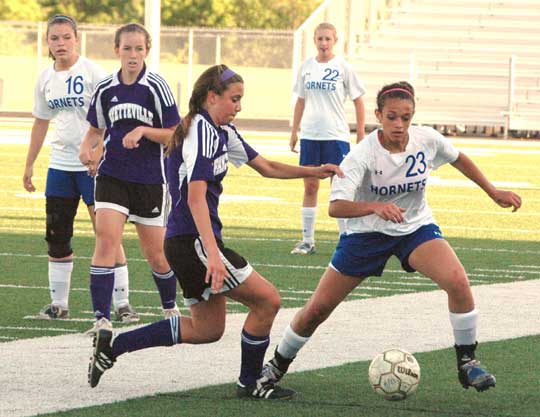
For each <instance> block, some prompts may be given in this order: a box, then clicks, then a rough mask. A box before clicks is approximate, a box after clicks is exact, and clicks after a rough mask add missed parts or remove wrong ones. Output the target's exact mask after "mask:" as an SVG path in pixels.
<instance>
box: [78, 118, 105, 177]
mask: <svg viewBox="0 0 540 417" xmlns="http://www.w3.org/2000/svg"><path fill="white" fill-rule="evenodd" d="M104 132H105V129H99V128H97V127H94V126H90V127H89V128H88V131H87V132H86V135H85V137H84V139H83V141H82V143H81V147H80V149H79V159H80V161H81V162H82V164H83V165H86V166H87V167H88V172H89V173H90V174H91V175H94V174H95V171H96V168H97V164H98V163H99V160H100V159H101V152H96V149H98V150H100V149H102V148H103V133H104Z"/></svg>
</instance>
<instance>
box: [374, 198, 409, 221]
mask: <svg viewBox="0 0 540 417" xmlns="http://www.w3.org/2000/svg"><path fill="white" fill-rule="evenodd" d="M373 211H374V213H375V214H376V215H377V216H379V217H380V218H381V219H383V220H386V221H391V222H392V223H403V222H404V221H405V216H404V215H403V213H405V211H406V210H405V209H404V208H401V207H398V206H396V205H395V204H394V203H378V204H377V205H376V206H375V209H374V210H373Z"/></svg>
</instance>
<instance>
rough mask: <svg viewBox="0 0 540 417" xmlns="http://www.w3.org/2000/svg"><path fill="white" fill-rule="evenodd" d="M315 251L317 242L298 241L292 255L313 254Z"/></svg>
mask: <svg viewBox="0 0 540 417" xmlns="http://www.w3.org/2000/svg"><path fill="white" fill-rule="evenodd" d="M312 253H315V244H313V243H307V242H298V243H297V244H296V246H295V247H294V249H293V250H292V251H291V254H292V255H311V254H312Z"/></svg>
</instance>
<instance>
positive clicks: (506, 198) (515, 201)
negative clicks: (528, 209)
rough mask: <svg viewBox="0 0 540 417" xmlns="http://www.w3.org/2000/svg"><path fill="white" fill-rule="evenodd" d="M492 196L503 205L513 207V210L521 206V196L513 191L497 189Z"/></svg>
mask: <svg viewBox="0 0 540 417" xmlns="http://www.w3.org/2000/svg"><path fill="white" fill-rule="evenodd" d="M491 198H492V199H493V201H495V202H496V203H497V204H498V205H499V206H501V207H504V208H508V207H513V209H512V212H514V211H516V210H517V209H519V208H520V207H521V197H520V196H519V195H517V194H516V193H514V192H512V191H505V190H495V192H494V193H493V195H492V196H491Z"/></svg>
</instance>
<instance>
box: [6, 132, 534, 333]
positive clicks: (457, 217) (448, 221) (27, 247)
mask: <svg viewBox="0 0 540 417" xmlns="http://www.w3.org/2000/svg"><path fill="white" fill-rule="evenodd" d="M1 132H2V131H1V130H0V133H1ZM262 136H264V135H262ZM272 137H274V139H271V138H272ZM263 139H264V140H265V141H267V142H269V143H274V144H275V146H276V147H282V148H283V147H285V146H286V135H285V134H284V135H283V136H281V137H280V136H278V137H275V136H267V137H263ZM458 146H459V147H460V148H461V149H463V150H464V151H465V152H470V153H471V155H474V156H472V157H473V159H474V160H475V161H476V163H477V164H478V165H479V166H481V167H482V169H483V170H484V171H485V173H486V175H488V177H489V178H490V179H492V180H493V181H516V182H527V183H528V184H529V186H528V187H527V188H524V189H516V191H518V192H519V193H520V194H521V195H522V197H523V201H524V203H523V208H522V209H521V210H520V211H519V212H517V213H510V212H509V210H503V209H501V208H499V207H498V206H496V205H495V204H494V203H493V202H492V201H491V200H490V199H489V198H488V197H487V196H486V195H485V194H484V193H483V192H482V191H480V190H479V189H478V188H476V187H470V186H469V187H465V186H461V185H460V186H455V185H453V184H449V185H447V186H446V185H445V186H430V187H428V199H429V202H430V205H431V207H432V208H433V211H434V213H435V216H436V218H437V220H438V222H439V224H440V226H441V228H442V230H443V232H444V234H445V236H446V237H447V239H448V240H449V242H450V243H451V244H452V245H453V247H454V248H455V250H456V252H457V254H458V256H459V257H460V258H461V260H462V262H463V264H464V265H465V267H466V269H467V271H468V273H469V278H470V280H471V283H472V285H481V284H491V283H500V282H510V281H518V280H523V279H539V278H540V261H539V257H538V253H539V243H538V242H539V241H540V228H538V224H539V220H540V219H539V217H540V214H539V213H540V170H539V169H538V168H537V158H538V153H539V152H540V143H537V144H535V143H525V144H524V145H523V144H520V143H516V142H504V141H498V142H495V141H492V142H485V141H483V142H480V143H478V142H475V141H471V142H463V141H460V142H459V144H458ZM255 147H256V148H257V146H255ZM26 149H27V145H0V166H2V171H1V172H0V177H1V178H2V186H1V187H0V195H1V197H2V203H1V204H0V209H1V213H2V215H1V216H0V238H1V240H2V242H3V245H2V250H1V252H0V267H1V268H2V271H3V272H4V274H3V279H2V282H1V283H0V293H1V294H2V299H5V300H9V302H7V303H4V305H3V311H4V312H5V314H2V315H1V316H0V327H1V329H0V335H1V336H3V338H0V342H5V341H9V340H13V338H28V337H39V336H48V335H52V334H61V333H62V332H65V333H67V332H71V331H83V330H85V329H86V328H88V327H89V325H90V323H91V320H92V318H91V317H92V316H91V313H90V310H91V304H90V297H89V293H88V270H89V265H90V257H91V255H92V250H93V233H92V226H91V223H90V221H89V219H88V214H87V213H86V210H85V209H84V207H83V205H82V204H81V207H80V209H79V214H78V217H77V220H76V225H75V237H74V239H73V247H74V248H75V254H76V256H77V259H76V261H75V268H74V272H73V279H72V291H71V295H70V309H71V317H72V319H73V320H74V321H62V322H43V321H40V320H35V318H34V317H32V316H35V314H36V313H37V311H39V309H40V308H41V307H43V305H45V304H46V303H47V302H48V300H49V296H48V289H47V285H48V282H47V260H46V250H47V247H46V243H45V241H44V240H43V233H44V226H45V220H44V199H43V198H24V197H27V196H28V193H26V191H24V189H23V188H22V185H21V184H22V181H21V177H22V167H23V166H24V159H25V155H26ZM529 150H530V151H532V152H529ZM47 154H48V148H47V147H45V148H44V149H43V151H42V152H41V155H40V157H39V159H38V161H37V163H36V166H35V177H34V182H35V185H36V187H37V188H38V192H43V189H44V182H45V174H46V166H47V160H48V157H47ZM279 159H280V160H282V161H284V162H289V163H295V161H296V156H294V155H292V154H285V155H280V156H279ZM499 167H512V170H511V175H508V170H506V169H501V168H499ZM433 176H437V177H439V178H440V179H441V180H444V181H450V180H457V179H459V180H465V179H464V178H463V177H462V176H461V174H460V173H458V172H457V171H456V170H455V169H453V168H452V167H449V166H445V167H443V168H441V169H440V170H438V171H435V172H434V173H433ZM328 193H329V185H328V181H325V182H323V183H321V190H320V201H321V204H320V209H319V213H318V217H317V232H316V237H317V253H316V254H315V255H313V256H309V257H298V256H292V255H290V254H289V251H290V249H291V248H292V247H293V246H294V244H295V242H296V241H297V240H298V238H299V237H300V218H299V217H300V216H299V208H300V207H299V205H300V204H299V201H301V198H302V182H301V180H288V181H279V180H271V179H266V178H261V177H260V176H258V175H257V174H256V173H255V172H254V171H252V170H250V169H249V168H246V167H242V168H241V169H236V168H231V170H230V173H229V175H228V176H227V179H226V182H225V195H226V196H229V197H235V198H224V199H223V201H222V204H221V207H220V211H221V215H222V218H223V219H224V236H225V242H226V244H227V245H228V246H230V247H232V248H234V249H236V250H237V251H238V252H239V253H241V254H242V255H244V256H245V257H246V258H247V259H248V260H249V261H250V262H251V263H252V264H253V265H254V266H255V268H256V269H257V270H258V271H259V272H261V273H262V274H263V275H264V276H265V277H266V278H268V279H269V280H270V281H272V282H273V283H274V284H275V285H276V286H277V287H278V289H279V290H280V293H281V295H282V298H283V306H284V307H299V306H301V305H303V304H304V303H305V301H306V300H307V299H308V298H309V296H310V293H311V291H313V289H314V288H315V287H316V285H317V282H318V279H319V277H320V275H321V274H322V272H323V271H324V268H325V267H326V265H327V264H328V261H329V260H330V258H331V256H332V252H333V250H334V248H335V243H336V237H337V234H336V222H335V220H334V219H331V218H329V217H328V215H327V213H326V210H325V204H323V203H322V202H323V201H325V200H326V199H327V198H328ZM238 197H242V199H241V200H239V199H238ZM257 198H259V199H257ZM261 198H264V199H263V200H261ZM124 245H125V248H126V252H127V255H128V261H129V270H130V280H131V289H132V292H131V297H130V298H131V302H132V304H134V305H135V306H136V307H137V309H138V310H139V312H140V313H141V314H142V316H141V317H142V322H151V321H154V320H156V319H157V318H159V317H161V313H160V309H159V298H158V296H157V293H156V291H155V287H154V283H153V280H152V278H151V276H150V272H149V268H148V266H147V264H146V262H145V261H144V260H143V259H142V256H141V253H140V250H139V246H138V242H137V238H136V233H135V230H134V227H133V226H131V225H127V226H126V233H125V238H124ZM432 290H436V286H435V285H434V284H433V283H432V282H431V281H429V280H427V279H425V278H423V277H421V276H420V275H419V274H406V273H404V272H403V271H401V270H400V267H399V264H398V262H397V260H396V259H392V260H391V261H390V262H389V264H388V267H387V269H386V271H385V274H384V275H383V276H382V277H380V278H370V279H369V280H368V281H367V282H366V284H364V285H363V286H361V287H359V289H357V290H356V291H355V292H353V294H351V296H350V297H349V298H350V299H359V298H367V297H380V296H389V295H394V294H404V293H408V292H414V291H432ZM228 309H229V311H230V312H242V311H245V308H244V307H243V306H241V305H239V304H236V303H229V306H228ZM39 328H41V329H48V330H39Z"/></svg>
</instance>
